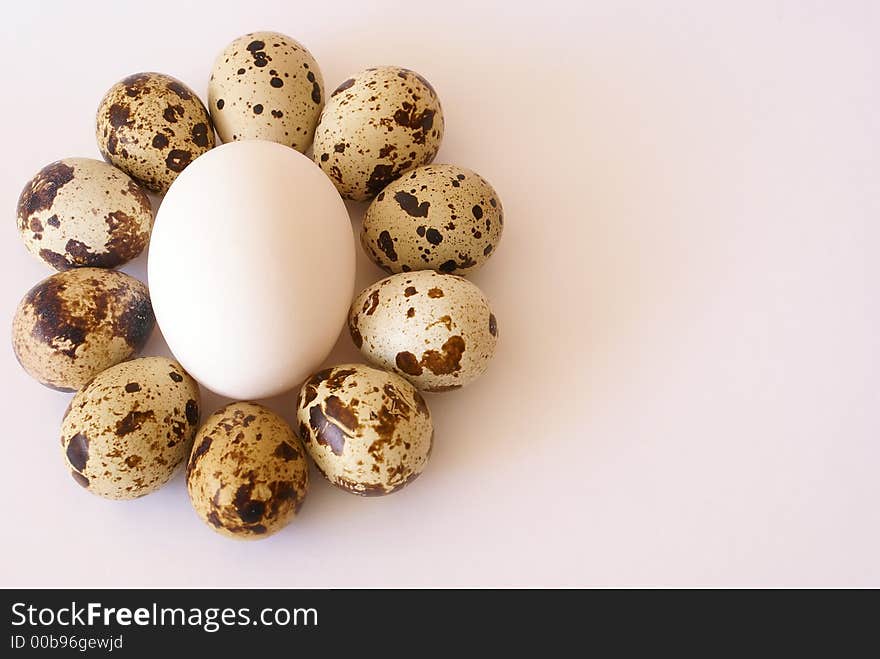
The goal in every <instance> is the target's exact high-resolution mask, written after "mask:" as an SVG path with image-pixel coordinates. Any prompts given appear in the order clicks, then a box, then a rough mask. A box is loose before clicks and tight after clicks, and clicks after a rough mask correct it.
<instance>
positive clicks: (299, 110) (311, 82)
mask: <svg viewBox="0 0 880 659" xmlns="http://www.w3.org/2000/svg"><path fill="white" fill-rule="evenodd" d="M323 107H324V78H323V77H322V76H321V70H320V68H318V62H317V61H315V58H314V57H313V56H312V54H311V53H310V52H309V51H308V50H307V49H306V47H305V46H303V45H302V44H301V43H299V42H298V41H296V40H295V39H292V38H290V37H288V36H286V35H283V34H279V33H277V32H252V33H250V34H246V35H244V36H241V37H239V38H238V39H236V40H235V41H233V42H232V43H231V44H229V45H228V46H227V47H226V48H225V50H224V51H223V52H222V53H220V55H219V56H218V57H217V60H216V61H215V62H214V68H213V70H212V71H211V79H210V81H209V83H208V108H209V109H210V111H211V118H212V119H213V120H214V127H215V128H216V129H217V134H218V135H219V136H220V139H221V140H222V141H223V142H231V141H233V140H269V141H271V142H278V143H279V144H284V145H286V146H292V147H293V148H294V149H296V150H297V151H300V152H303V151H305V150H306V149H308V148H309V146H310V145H311V143H312V138H313V137H314V135H315V126H317V125H318V117H320V116H321V110H322V109H323Z"/></svg>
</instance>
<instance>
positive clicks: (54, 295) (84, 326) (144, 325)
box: [12, 268, 156, 391]
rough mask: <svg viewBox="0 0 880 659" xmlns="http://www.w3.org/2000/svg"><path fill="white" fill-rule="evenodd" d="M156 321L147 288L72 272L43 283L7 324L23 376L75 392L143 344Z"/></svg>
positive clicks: (113, 276) (103, 273)
mask: <svg viewBox="0 0 880 659" xmlns="http://www.w3.org/2000/svg"><path fill="white" fill-rule="evenodd" d="M155 322H156V319H155V317H154V316H153V307H152V306H151V305H150V296H149V293H148V292H147V287H146V286H144V284H142V283H141V282H139V281H138V280H137V279H135V278H134V277H130V276H128V275H126V274H124V273H122V272H117V271H116V270H101V269H98V268H77V269H74V270H67V271H65V272H59V273H56V274H54V275H52V276H51V277H47V278H46V279H44V280H43V281H41V282H40V283H39V284H37V285H36V286H34V287H33V288H32V289H31V290H30V291H28V293H27V294H26V295H25V296H24V298H23V299H22V300H21V302H20V303H19V305H18V309H17V310H16V312H15V317H14V318H13V320H12V347H13V349H14V350H15V356H16V357H17V358H18V361H19V363H21V365H22V367H23V368H24V370H25V371H27V372H28V374H29V375H30V376H31V377H33V378H34V379H36V380H38V381H40V382H41V383H43V384H44V385H46V386H47V387H51V388H53V389H59V390H61V391H76V390H77V389H79V388H80V387H81V386H82V385H83V384H84V383H86V382H87V381H89V380H90V379H92V377H93V376H95V375H97V374H98V373H100V372H101V371H103V370H104V369H106V368H109V367H110V366H113V365H114V364H118V363H119V362H121V361H124V360H126V359H129V358H130V357H132V356H133V355H134V354H135V353H137V352H139V351H140V350H141V349H142V348H143V347H144V344H146V342H147V339H148V338H149V336H150V332H151V331H152V330H153V325H154V324H155Z"/></svg>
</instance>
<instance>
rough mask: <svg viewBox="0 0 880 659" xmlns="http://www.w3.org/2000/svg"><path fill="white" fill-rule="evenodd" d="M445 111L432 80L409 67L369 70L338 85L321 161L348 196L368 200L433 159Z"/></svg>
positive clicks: (322, 124)
mask: <svg viewBox="0 0 880 659" xmlns="http://www.w3.org/2000/svg"><path fill="white" fill-rule="evenodd" d="M442 140H443V110H442V108H441V107H440V99H439V98H437V93H436V92H435V91H434V88H433V87H432V86H431V84H430V83H429V82H428V81H427V80H425V79H424V78H423V77H422V76H420V75H419V74H418V73H415V72H414V71H410V70H409V69H402V68H400V67H396V66H382V67H379V68H373V69H367V70H366V71H362V72H361V73H358V74H357V75H355V76H354V77H351V78H349V79H348V80H346V81H345V82H343V83H342V84H341V85H339V87H337V88H336V91H334V92H333V93H332V94H331V95H330V98H328V99H327V104H326V105H325V106H324V111H323V112H322V113H321V119H320V121H319V122H318V127H317V129H316V130H315V141H314V144H313V147H312V148H313V152H314V159H315V162H316V163H317V164H318V165H319V166H320V167H321V169H322V170H324V173H325V174H327V176H329V177H330V179H331V180H332V181H333V183H334V184H335V185H336V188H337V189H338V190H339V193H340V194H341V195H342V196H343V197H345V198H347V199H355V200H364V199H370V198H372V197H374V196H376V195H377V194H378V193H379V192H380V191H381V190H382V188H384V187H385V186H386V185H388V184H389V183H391V181H393V180H395V179H396V178H398V177H399V176H400V175H401V174H403V173H404V172H405V171H407V170H409V169H412V168H413V167H418V166H420V165H425V164H427V163H429V162H431V161H432V160H433V159H434V157H435V156H436V155H437V150H438V149H439V148H440V142H441V141H442Z"/></svg>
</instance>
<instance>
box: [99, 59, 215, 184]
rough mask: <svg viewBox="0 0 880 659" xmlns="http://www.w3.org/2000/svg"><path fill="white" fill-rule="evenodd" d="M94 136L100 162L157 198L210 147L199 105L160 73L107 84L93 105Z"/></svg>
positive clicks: (207, 125)
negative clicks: (100, 157) (95, 112)
mask: <svg viewBox="0 0 880 659" xmlns="http://www.w3.org/2000/svg"><path fill="white" fill-rule="evenodd" d="M95 133H96V136H97V138H98V148H100V150H101V155H103V156H104V160H106V161H107V162H109V163H110V164H111V165H115V166H116V167H119V169H121V170H122V171H124V172H125V173H126V174H128V175H129V176H131V177H132V178H133V179H135V180H136V181H137V182H138V183H140V184H141V185H143V186H144V187H146V188H147V189H148V190H150V191H152V192H156V193H159V194H164V193H165V192H166V191H167V190H168V186H170V185H171V183H172V182H173V181H174V179H175V178H177V175H178V174H179V173H180V172H182V171H183V170H184V168H185V167H186V166H187V165H188V164H190V163H191V162H192V161H193V160H195V159H196V158H197V157H199V156H200V155H201V154H203V153H204V152H205V151H207V150H208V149H210V148H212V147H213V146H214V127H213V125H212V124H211V117H210V116H208V110H207V109H206V108H205V106H204V104H203V103H202V102H201V100H199V97H198V96H197V95H196V93H195V92H194V91H193V90H191V89H190V88H189V87H187V86H186V85H184V84H183V83H182V82H180V80H177V79H176V78H172V77H171V76H168V75H165V74H163V73H136V74H134V75H130V76H128V77H127V78H125V79H123V80H120V81H119V82H117V83H116V84H115V85H113V86H112V87H111V88H110V90H109V91H108V92H107V94H106V95H105V96H104V98H103V100H102V101H101V105H100V106H99V107H98V114H97V122H96V128H95Z"/></svg>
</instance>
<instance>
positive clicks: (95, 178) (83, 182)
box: [17, 158, 153, 270]
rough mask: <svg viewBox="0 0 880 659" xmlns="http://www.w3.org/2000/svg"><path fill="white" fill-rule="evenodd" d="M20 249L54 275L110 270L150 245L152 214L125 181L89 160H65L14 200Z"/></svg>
mask: <svg viewBox="0 0 880 659" xmlns="http://www.w3.org/2000/svg"><path fill="white" fill-rule="evenodd" d="M17 212H18V232H19V235H21V239H22V241H24V244H25V247H27V248H28V250H29V251H30V252H31V253H32V254H33V255H34V256H36V257H37V258H39V259H41V260H42V261H44V262H45V263H47V264H48V265H50V266H51V267H53V268H55V269H56V270H67V269H69V268H75V267H81V266H92V267H96V268H115V267H116V266H119V265H122V264H123V263H125V262H127V261H130V260H131V259H133V258H134V257H136V256H137V255H138V254H140V253H141V252H142V251H143V249H144V247H146V246H147V242H148V241H149V239H150V229H151V228H152V226H153V211H152V208H151V207H150V199H149V197H147V194H146V193H145V192H144V191H143V190H142V189H141V188H140V186H138V184H137V183H135V182H134V181H133V180H132V179H131V178H129V177H128V176H126V175H125V174H124V173H123V172H121V171H120V170H118V169H116V168H115V167H111V166H110V165H108V164H107V163H104V162H101V161H100V160H94V159H92V158H65V159H64V160H58V161H56V162H53V163H51V164H49V165H46V166H45V167H43V169H41V170H40V171H39V172H38V173H37V174H36V175H35V176H34V177H33V178H32V179H31V180H30V181H28V182H27V184H26V185H25V186H24V189H23V190H22V192H21V196H20V197H19V199H18V208H17Z"/></svg>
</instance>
